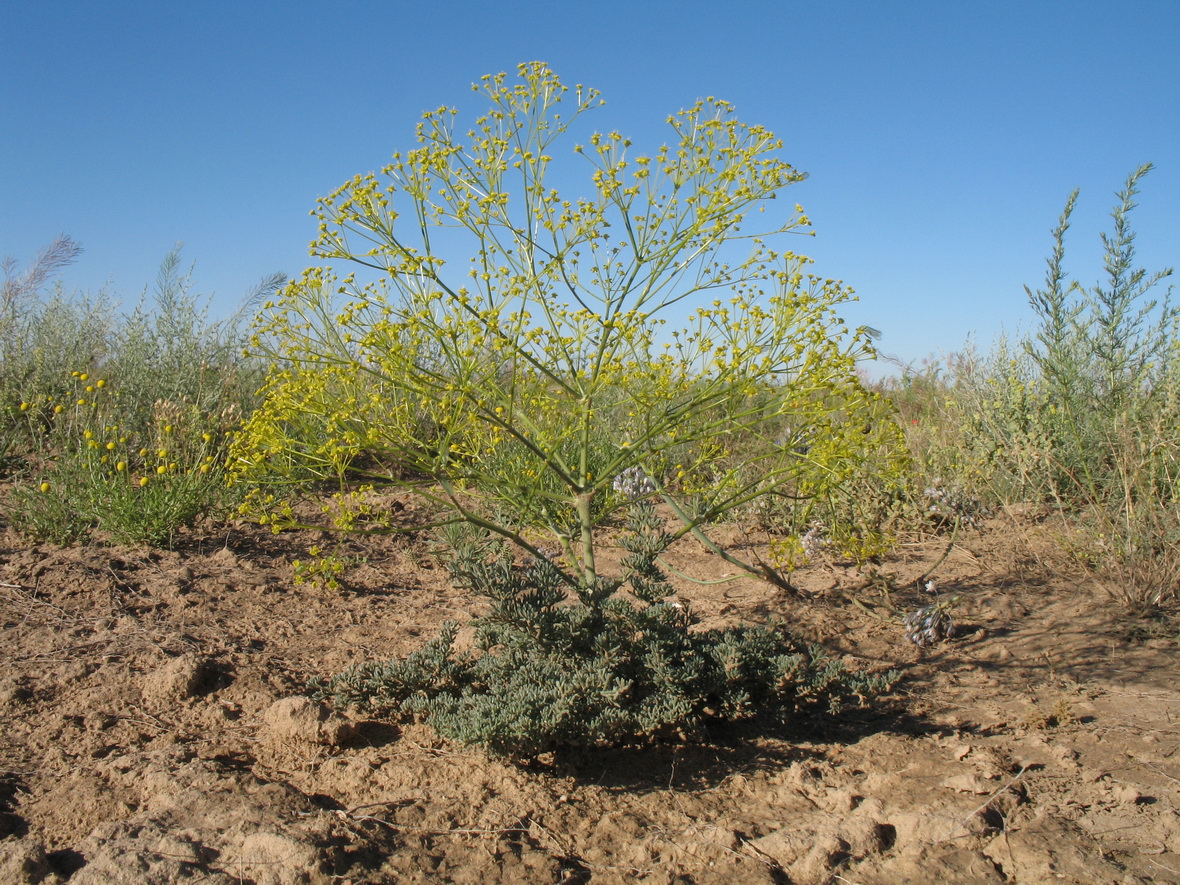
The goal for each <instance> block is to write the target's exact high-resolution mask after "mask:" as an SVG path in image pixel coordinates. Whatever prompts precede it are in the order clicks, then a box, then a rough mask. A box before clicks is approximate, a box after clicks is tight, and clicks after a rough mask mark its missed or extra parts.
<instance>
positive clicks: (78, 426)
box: [8, 371, 232, 545]
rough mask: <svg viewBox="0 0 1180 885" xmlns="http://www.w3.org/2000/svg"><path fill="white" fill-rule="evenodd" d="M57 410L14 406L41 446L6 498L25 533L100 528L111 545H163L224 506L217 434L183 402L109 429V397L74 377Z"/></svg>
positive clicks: (77, 534)
mask: <svg viewBox="0 0 1180 885" xmlns="http://www.w3.org/2000/svg"><path fill="white" fill-rule="evenodd" d="M71 379H72V382H73V386H74V388H75V389H74V391H72V393H71V396H70V401H69V403H68V405H67V404H63V403H52V402H46V403H42V404H35V403H23V404H22V406H25V407H26V408H24V409H23V410H22V411H23V413H24V414H26V415H30V416H35V417H33V418H31V420H39V421H40V420H44V421H47V422H48V427H47V429H46V430H45V431H44V432H45V434H46V437H47V439H48V441H49V443H50V446H49V449H48V451H47V453H46V454H45V455H44V456H43V457H42V458H40V459H38V460H37V461H36V462H35V463H34V464H33V465H32V466H31V476H30V479H29V480H27V481H25V482H22V483H18V484H17V485H16V487H15V488H13V490H12V491H11V493H10V495H9V500H8V514H9V518H10V519H11V520H12V522H13V524H14V525H15V526H16V527H17V528H18V529H19V530H21V531H23V532H25V533H26V534H28V535H30V536H31V537H34V538H38V539H41V540H48V541H54V542H56V543H71V542H75V541H80V540H84V539H87V538H90V537H92V535H93V533H94V532H96V531H98V532H103V533H105V534H106V535H107V536H108V537H109V538H110V539H111V540H113V541H115V542H118V543H147V544H154V545H162V544H167V543H170V542H171V540H172V539H173V537H174V535H175V533H176V531H177V530H178V529H179V528H181V527H183V526H190V525H192V524H193V523H194V522H195V521H196V520H197V519H199V518H200V517H201V516H203V515H205V514H207V513H210V512H215V511H217V510H219V509H225V508H227V507H228V506H229V505H230V503H231V501H232V497H231V495H232V492H231V490H230V489H228V488H227V485H226V474H225V468H224V465H225V455H224V442H225V441H224V436H223V435H221V434H219V433H217V432H216V431H215V430H214V431H212V432H211V431H210V430H206V429H204V425H203V424H202V423H201V419H202V416H201V414H200V412H199V410H197V409H196V408H194V407H192V406H188V407H185V406H182V405H180V404H177V403H166V402H165V403H157V404H156V409H155V415H154V417H153V419H152V421H151V423H150V424H149V425H148V427H147V428H146V430H142V431H138V432H137V431H134V430H130V429H127V428H124V427H121V426H120V425H118V424H115V423H112V421H111V417H112V415H114V414H117V405H118V392H117V391H116V390H115V389H114V388H113V386H112V385H110V384H108V383H107V381H106V379H102V378H98V379H95V378H92V377H91V376H90V374H89V373H87V372H81V371H75V372H73V373H72V376H71Z"/></svg>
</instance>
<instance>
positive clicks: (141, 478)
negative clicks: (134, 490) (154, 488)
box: [139, 476, 148, 489]
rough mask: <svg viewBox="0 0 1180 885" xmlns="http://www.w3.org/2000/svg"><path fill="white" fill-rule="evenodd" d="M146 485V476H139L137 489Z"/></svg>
mask: <svg viewBox="0 0 1180 885" xmlns="http://www.w3.org/2000/svg"><path fill="white" fill-rule="evenodd" d="M147 484H148V478H147V477H146V476H141V477H140V478H139V487H140V488H141V489H142V488H143V487H144V486H146V485H147Z"/></svg>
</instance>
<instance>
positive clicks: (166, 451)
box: [156, 449, 168, 458]
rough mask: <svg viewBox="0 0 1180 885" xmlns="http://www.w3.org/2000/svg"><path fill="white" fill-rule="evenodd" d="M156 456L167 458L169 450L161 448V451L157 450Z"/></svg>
mask: <svg viewBox="0 0 1180 885" xmlns="http://www.w3.org/2000/svg"><path fill="white" fill-rule="evenodd" d="M156 457H157V458H167V457H168V450H167V449H160V451H158V452H156Z"/></svg>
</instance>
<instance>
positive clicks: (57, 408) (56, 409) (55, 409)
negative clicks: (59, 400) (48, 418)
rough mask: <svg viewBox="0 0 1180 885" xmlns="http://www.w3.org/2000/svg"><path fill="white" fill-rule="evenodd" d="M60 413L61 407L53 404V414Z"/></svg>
mask: <svg viewBox="0 0 1180 885" xmlns="http://www.w3.org/2000/svg"><path fill="white" fill-rule="evenodd" d="M61 413H62V407H61V406H54V407H53V414H55V415H60V414H61Z"/></svg>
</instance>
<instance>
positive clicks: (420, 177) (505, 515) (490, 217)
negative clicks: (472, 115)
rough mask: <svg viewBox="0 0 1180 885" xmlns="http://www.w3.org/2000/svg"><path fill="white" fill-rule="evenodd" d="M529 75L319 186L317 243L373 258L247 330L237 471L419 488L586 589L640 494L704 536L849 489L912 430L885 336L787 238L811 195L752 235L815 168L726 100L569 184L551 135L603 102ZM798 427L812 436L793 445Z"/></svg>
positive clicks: (445, 509) (598, 140)
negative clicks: (261, 378)
mask: <svg viewBox="0 0 1180 885" xmlns="http://www.w3.org/2000/svg"><path fill="white" fill-rule="evenodd" d="M519 73H520V78H519V80H518V81H516V82H515V83H513V82H510V81H509V80H508V78H507V77H506V76H504V75H498V76H494V77H487V78H484V80H483V81H482V82H481V83H480V84H479V85H478V86H477V87H475V88H476V91H477V92H480V93H482V95H483V96H484V97H485V98H486V99H487V100H488V102H489V110H488V111H487V113H485V114H484V115H483V116H481V117H479V118H478V119H476V120H475V122H474V124H473V125H472V126H471V127H470V128H469V129H468V130H467V131H466V132H465V133H463V132H462V130H460V129H459V128H458V127H457V123H456V120H457V117H458V112H457V111H455V110H453V109H449V108H441V109H439V110H437V111H432V112H430V113H428V114H426V115H425V117H424V118H423V121H422V122H421V123H420V124H419V126H418V132H417V135H418V143H419V144H418V147H416V148H415V149H413V150H411V151H409V152H408V153H405V154H395V155H394V157H393V161H392V162H391V163H390V164H389V165H388V166H387V167H386V168H385V169H384V170H383V171H382V173H381V174H380V175H374V174H370V175H359V176H356V177H355V178H354V179H352V180H351V181H349V182H347V183H346V184H345V185H344V186H343V187H341V188H340V189H339V190H337V191H336V192H335V193H334V194H332V195H331V196H330V197H328V198H326V199H324V200H322V201H321V203H320V205H319V207H318V208H317V209H316V210H315V213H314V214H315V215H316V217H317V218H318V220H319V237H318V239H317V240H316V242H315V243H314V244H313V254H315V255H316V256H318V257H320V258H322V259H324V260H326V261H329V262H337V263H339V262H347V263H350V264H351V265H352V266H353V267H355V268H356V272H355V273H351V274H349V275H347V276H344V277H343V278H340V277H338V276H337V274H336V273H335V272H334V271H333V270H331V269H330V268H328V267H316V268H312V269H310V270H308V271H306V272H305V273H304V274H303V275H302V277H300V278H299V279H297V280H295V281H294V282H292V283H291V284H290V285H288V286H287V288H286V289H285V290H284V291H283V293H282V296H281V298H279V299H278V300H277V301H275V302H273V303H268V304H267V305H266V306H265V308H264V310H263V313H262V315H261V317H260V320H259V324H258V327H257V330H256V334H255V336H254V339H253V342H254V349H255V350H257V351H258V352H260V353H264V354H267V355H269V357H270V358H271V359H272V360H273V362H274V369H273V370H272V372H271V374H270V378H269V380H268V382H267V385H266V388H265V391H264V393H265V397H266V398H265V402H264V404H263V406H262V408H261V409H259V410H258V411H257V412H256V413H255V415H254V417H253V418H252V419H251V420H250V422H249V423H248V425H247V427H246V428H245V431H244V432H243V433H242V434H241V435H240V437H239V439H238V443H237V446H236V448H235V452H234V459H235V464H236V467H237V469H238V470H239V472H241V473H244V474H246V475H248V476H250V477H251V478H252V479H254V480H255V481H258V482H263V483H265V482H273V483H276V484H283V483H286V484H287V485H288V487H290V486H291V485H292V484H296V483H298V482H300V481H302V480H305V479H307V478H321V479H322V478H325V477H328V478H340V479H344V478H346V477H350V478H357V477H363V476H365V475H366V474H368V476H369V477H370V478H372V479H374V480H379V481H382V482H391V481H392V482H399V483H401V484H402V485H404V486H406V487H408V488H410V489H412V490H413V491H415V492H416V493H418V494H419V495H421V496H423V497H424V498H426V499H428V500H430V501H431V502H433V503H434V504H436V505H438V507H439V508H440V512H441V513H442V516H441V517H440V519H441V520H442V521H462V522H466V523H468V524H470V525H473V526H477V527H479V528H481V529H484V530H487V531H490V532H492V533H494V534H497V535H499V536H501V537H503V538H505V539H507V540H508V541H510V542H511V543H512V544H514V545H516V546H517V547H518V548H521V549H523V550H525V551H527V552H528V553H530V554H532V555H533V556H537V555H539V553H540V547H539V546H538V545H539V544H540V545H547V546H556V547H557V548H559V549H560V550H561V554H562V561H563V562H564V564H565V565H564V566H563V568H562V572H561V576H562V580H563V581H564V582H566V584H567V586H571V587H572V588H573V589H576V590H577V591H578V592H579V593H580V594H591V595H592V594H593V592H594V591H593V588H594V587H595V586H597V585H598V582H599V578H600V575H599V566H598V563H597V560H596V545H595V533H594V530H595V528H596V527H597V526H598V525H600V524H601V523H602V522H603V520H606V519H610V518H612V516H613V515H614V514H616V513H617V512H618V511H619V510H620V509H621V508H624V507H627V506H629V505H630V503H631V502H632V501H634V500H635V499H637V498H644V497H658V498H660V499H662V500H663V501H664V502H666V503H667V504H668V505H669V510H670V511H671V513H672V514H673V515H674V516H675V518H676V519H677V520H678V524H677V525H675V526H674V527H672V528H671V532H672V534H673V535H674V536H675V537H683V536H685V535H694V536H696V537H698V538H699V539H700V540H701V541H702V542H704V543H706V544H709V545H711V544H712V542H711V541H710V540H709V538H708V536H707V533H706V527H707V525H708V524H709V523H710V522H714V521H717V520H719V519H721V518H723V517H724V516H725V515H726V514H727V513H729V512H731V511H732V510H733V509H734V508H737V507H741V506H744V505H746V504H748V503H750V502H751V501H753V500H755V499H757V498H758V497H759V496H761V495H763V494H766V493H767V492H768V491H772V490H776V489H783V488H787V487H789V488H790V490H791V493H792V494H793V495H796V496H798V497H799V499H800V500H804V499H809V498H816V497H820V496H828V497H830V496H833V495H835V494H838V491H839V488H840V487H841V485H842V483H844V482H845V481H846V480H847V479H848V478H849V477H851V476H853V475H855V474H856V471H857V470H858V469H860V467H861V465H862V464H863V463H864V456H863V453H864V452H866V451H869V450H870V448H871V447H872V446H873V445H876V444H877V442H879V441H880V439H885V440H886V441H888V439H892V437H889V433H890V430H889V428H888V427H887V426H886V425H887V424H888V422H875V423H873V425H872V426H873V428H874V429H873V430H872V435H873V438H872V439H868V440H866V437H865V436H864V433H865V432H866V431H864V430H863V428H864V427H865V426H866V424H869V423H871V422H869V421H867V419H866V417H865V416H866V415H869V414H870V413H871V410H872V407H873V397H872V395H871V394H869V393H868V392H866V390H865V389H864V388H863V387H862V385H861V384H860V383H859V382H858V380H857V378H856V373H855V367H856V363H857V361H858V360H859V359H860V358H862V357H864V356H867V355H868V354H869V353H870V351H871V348H870V344H869V340H868V336H867V334H866V333H865V332H863V331H857V332H851V331H849V330H847V329H846V327H845V326H844V324H843V323H842V321H841V320H840V319H839V317H838V316H837V314H836V312H835V311H836V308H837V307H838V306H839V305H841V304H842V303H844V302H845V301H847V300H849V299H850V298H851V297H852V296H851V292H850V290H848V289H847V288H845V287H844V286H842V285H841V284H840V283H838V282H837V281H835V280H830V279H820V278H818V277H815V276H811V275H808V274H807V273H806V272H805V269H806V265H807V263H808V262H807V259H805V258H803V257H801V256H798V255H796V254H794V253H793V252H790V251H777V250H775V249H772V248H770V246H769V245H768V243H769V242H770V241H772V240H774V239H777V238H781V237H783V236H785V235H787V234H799V233H806V232H807V230H808V228H809V225H810V222H809V221H808V219H807V217H806V216H805V215H804V214H803V213H802V209H801V208H800V207H798V206H796V207H795V209H796V211H795V213H793V214H792V215H790V216H789V217H787V218H785V219H780V220H778V221H772V222H771V223H769V224H768V225H766V226H765V227H764V228H763V229H762V230H761V232H757V231H756V230H755V229H754V228H753V224H754V221H755V217H756V215H757V213H759V212H762V211H763V210H765V209H769V208H774V207H776V206H777V205H778V204H777V203H772V202H771V201H773V200H775V198H776V197H778V196H779V195H780V193H781V192H782V191H783V190H784V189H785V188H787V187H789V186H790V185H792V184H794V183H796V182H798V181H800V180H802V178H803V177H804V176H803V175H802V174H801V173H799V172H798V171H797V170H795V169H794V168H793V167H791V166H790V165H789V164H787V163H785V162H783V161H782V160H781V159H779V158H778V156H777V155H778V151H779V149H780V147H781V145H780V142H779V141H778V139H776V138H775V137H774V136H773V135H772V134H771V133H770V132H768V131H766V130H765V129H763V128H761V127H758V126H750V125H746V124H743V123H740V122H739V121H737V120H736V119H735V117H734V114H733V109H732V108H731V107H730V105H728V104H727V103H726V102H723V101H719V100H716V99H707V100H704V101H701V102H698V103H697V104H696V105H694V106H693V107H691V108H689V109H688V110H685V111H682V112H680V113H678V114H676V115H674V116H672V117H671V118H669V120H668V123H669V133H668V134H669V139H670V140H669V143H668V144H666V145H664V146H663V147H660V148H659V149H658V150H656V151H655V152H654V153H650V154H646V155H636V154H634V153H633V151H632V149H631V148H632V146H631V142H630V141H628V140H627V139H626V138H624V137H623V136H622V135H620V134H618V133H614V132H612V133H608V134H596V135H592V136H590V137H589V139H588V140H587V141H586V142H584V143H583V144H580V145H572V146H571V147H572V150H568V153H566V154H565V157H566V158H567V159H572V161H573V162H575V163H577V164H580V165H581V166H582V168H583V169H585V170H586V171H587V172H588V173H589V181H588V191H586V190H583V193H587V192H588V194H589V195H588V196H583V197H579V198H575V199H571V198H568V197H563V196H561V195H560V194H559V193H558V191H557V190H556V189H554V187H553V186H552V184H551V182H550V177H551V175H550V173H551V167H554V166H556V165H557V164H558V163H559V162H560V158H559V156H558V153H557V149H558V148H559V147H560V145H561V141H562V140H563V139H565V140H568V139H569V138H570V136H571V134H572V127H573V125H574V121H575V120H577V119H578V118H580V117H581V116H582V115H583V114H585V113H587V112H589V111H590V110H591V109H592V108H594V107H596V106H597V105H599V104H600V103H601V102H600V100H599V97H598V94H597V93H596V92H595V91H593V90H590V89H586V88H582V87H578V88H577V89H575V90H574V91H573V92H572V93H570V91H569V90H568V89H567V88H566V87H565V86H563V85H561V83H560V82H559V81H558V79H557V78H556V77H555V76H554V74H553V73H552V72H551V71H550V70H549V69H548V68H547V67H546V66H545V65H543V64H540V63H532V64H527V65H522V66H521V68H520V72H519ZM563 103H568V104H570V105H572V113H571V114H569V116H568V117H567V116H565V115H564V114H563V113H562V112H561V108H562V105H563ZM735 247H740V248H741V249H742V251H743V252H744V254H745V258H744V259H742V258H741V255H740V254H739V253H738V252H737V251H736V248H735ZM464 249H466V253H465V254H466V255H467V256H469V260H468V261H467V263H466V265H464V264H462V263H461V262H456V261H455V260H454V259H453V256H455V255H462V254H464V251H463V250H464ZM673 312H676V313H677V315H679V316H683V315H685V314H687V321H686V322H685V324H684V326H683V328H681V329H679V330H678V331H670V330H668V329H666V328H665V323H666V321H667V319H669V314H672V313H673ZM788 426H790V427H799V426H806V427H808V428H809V432H810V435H809V438H812V439H814V440H815V443H814V444H813V445H811V446H809V447H808V448H806V449H804V450H801V451H800V450H795V449H789V448H784V447H782V446H778V445H775V444H774V441H775V440H777V439H780V438H781V436H782V434H783V432H784V428H786V427H788ZM362 453H364V454H366V455H369V456H373V457H368V458H366V459H365V462H364V463H365V465H367V466H365V467H364V468H363V469H362V467H361V462H360V461H359V460H358V456H359V455H360V454H362ZM719 453H720V454H719ZM374 464H378V465H385V466H384V467H373V466H372V465H374ZM268 500H272V499H268V498H267V497H266V496H265V495H260V496H258V497H257V499H256V501H255V506H256V507H260V508H262V509H266V508H267V506H268ZM269 518H271V519H272V520H273V521H274V524H275V525H276V527H277V526H279V525H281V524H282V518H281V514H280V515H279V516H276V515H275V514H274V513H273V512H272V513H270V514H269ZM538 538H541V539H542V540H538ZM714 549H718V548H716V547H714ZM718 552H719V553H721V554H722V555H724V556H725V557H726V558H727V559H730V560H731V561H733V562H735V563H737V564H739V565H741V566H742V567H743V568H745V569H747V570H748V571H751V572H753V573H755V574H759V575H763V576H768V577H772V576H771V575H770V574H769V571H768V570H767V569H765V568H762V567H760V566H757V565H751V564H748V563H743V562H741V561H740V560H738V559H737V558H736V557H733V556H732V555H731V554H730V553H729V552H728V551H723V550H719V549H718Z"/></svg>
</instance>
